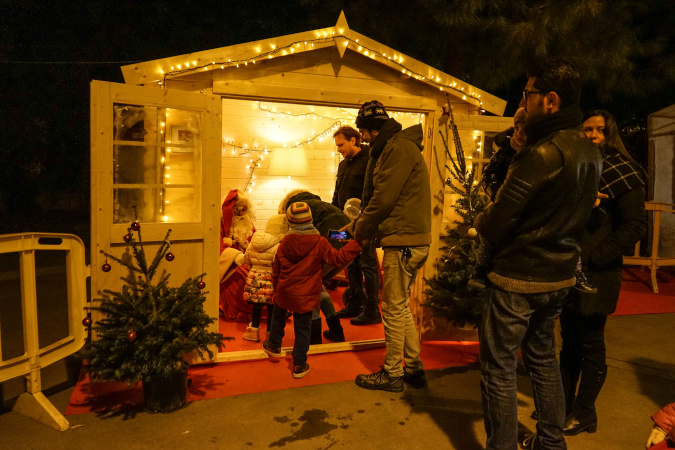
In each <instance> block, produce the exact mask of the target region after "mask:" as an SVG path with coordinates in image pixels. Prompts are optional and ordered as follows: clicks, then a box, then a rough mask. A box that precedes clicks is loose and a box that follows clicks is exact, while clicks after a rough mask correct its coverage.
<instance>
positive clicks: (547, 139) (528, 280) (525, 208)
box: [476, 107, 602, 293]
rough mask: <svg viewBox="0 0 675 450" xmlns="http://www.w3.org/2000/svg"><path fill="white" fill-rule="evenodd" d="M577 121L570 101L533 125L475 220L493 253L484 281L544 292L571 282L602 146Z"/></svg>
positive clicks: (577, 112) (592, 198)
mask: <svg viewBox="0 0 675 450" xmlns="http://www.w3.org/2000/svg"><path fill="white" fill-rule="evenodd" d="M580 123H581V111H580V110H579V109H578V107H574V109H573V110H572V108H566V109H563V110H561V111H558V112H556V113H555V114H552V115H549V116H545V117H542V118H541V119H540V120H538V121H537V122H536V123H535V124H532V125H536V128H534V129H529V130H526V134H527V137H528V141H527V144H528V145H527V146H526V147H525V148H523V149H522V150H520V151H519V152H518V153H517V154H516V156H515V157H514V158H513V161H512V162H511V166H510V168H509V172H508V175H507V176H506V181H505V182H504V185H503V186H502V188H501V189H500V190H499V192H498V193H497V197H496V198H495V201H494V202H493V203H490V204H489V205H488V206H487V207H486V209H485V211H484V212H483V213H482V214H481V215H479V216H478V217H477V218H476V228H477V230H478V232H479V233H480V234H481V235H483V236H484V237H485V238H486V239H487V240H488V241H489V242H490V243H491V244H493V246H494V249H495V251H496V256H495V258H494V260H493V266H492V273H491V274H490V280H491V281H492V282H494V283H495V284H496V285H497V286H499V287H501V288H502V289H504V290H507V291H511V292H521V293H526V292H549V291H552V290H556V289H561V288H563V287H569V286H572V285H573V284H574V270H575V267H576V264H577V260H578V257H579V251H580V245H579V241H580V239H581V235H582V233H583V231H584V229H585V227H586V224H587V223H588V218H589V216H590V213H591V209H592V207H593V203H594V202H595V198H596V193H597V191H598V182H599V180H600V173H601V169H602V157H601V154H600V151H599V150H598V149H597V147H596V146H595V145H593V143H592V142H591V141H590V140H589V139H588V138H586V136H585V135H584V134H583V132H582V131H581V128H580V127H578V125H579V124H580ZM575 126H576V127H577V128H573V127H575ZM528 128H529V125H528ZM556 284H557V286H553V285H556Z"/></svg>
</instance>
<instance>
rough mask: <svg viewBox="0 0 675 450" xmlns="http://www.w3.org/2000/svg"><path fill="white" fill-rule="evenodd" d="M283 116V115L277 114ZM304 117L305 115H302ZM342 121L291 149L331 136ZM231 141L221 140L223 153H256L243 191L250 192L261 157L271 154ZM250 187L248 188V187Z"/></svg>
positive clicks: (265, 150)
mask: <svg viewBox="0 0 675 450" xmlns="http://www.w3.org/2000/svg"><path fill="white" fill-rule="evenodd" d="M279 114H283V113H279ZM303 115H305V114H303ZM342 123H343V122H342V121H340V120H338V121H336V122H333V123H332V124H331V126H330V127H328V128H326V129H325V130H324V131H322V132H321V133H319V134H314V135H313V136H312V137H311V138H308V139H305V140H303V141H301V142H296V144H295V145H293V146H292V147H291V148H296V147H302V146H303V145H305V144H309V143H311V142H313V141H315V140H317V139H323V138H324V137H326V136H327V135H329V134H330V135H331V136H332V134H331V133H332V132H333V130H337V129H338V128H340V127H341V126H342ZM232 141H233V140H229V141H228V140H226V139H225V138H223V147H222V148H223V151H225V148H226V147H230V148H232V153H236V151H237V150H241V153H239V154H238V155H237V156H241V157H247V156H249V154H250V153H251V152H257V153H258V157H257V159H251V160H249V166H248V171H249V177H248V180H247V181H246V187H244V190H245V191H251V190H252V189H253V188H252V186H254V185H255V182H254V181H253V180H254V179H255V170H256V169H257V168H258V167H260V161H262V160H263V155H267V154H269V153H271V152H270V151H269V150H267V147H263V148H262V150H259V149H258V148H257V147H256V146H254V147H253V148H250V147H248V146H247V145H235V144H234V143H233V142H232ZM249 186H250V187H249Z"/></svg>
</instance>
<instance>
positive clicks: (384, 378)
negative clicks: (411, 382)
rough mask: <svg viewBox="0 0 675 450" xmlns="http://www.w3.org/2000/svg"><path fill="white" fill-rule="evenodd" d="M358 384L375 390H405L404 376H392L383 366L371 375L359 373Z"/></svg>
mask: <svg viewBox="0 0 675 450" xmlns="http://www.w3.org/2000/svg"><path fill="white" fill-rule="evenodd" d="M356 385H357V386H359V387H362V388H364V389H371V390H375V391H389V392H403V377H390V376H389V374H387V372H385V371H384V368H383V369H382V370H380V371H379V372H375V373H371V374H370V375H363V374H362V375H358V376H357V377H356Z"/></svg>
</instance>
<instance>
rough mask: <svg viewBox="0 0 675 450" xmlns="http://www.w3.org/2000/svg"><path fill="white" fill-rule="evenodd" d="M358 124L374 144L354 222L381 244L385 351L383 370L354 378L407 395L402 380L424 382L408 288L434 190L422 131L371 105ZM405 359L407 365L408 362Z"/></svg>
mask: <svg viewBox="0 0 675 450" xmlns="http://www.w3.org/2000/svg"><path fill="white" fill-rule="evenodd" d="M356 127H357V128H358V129H359V132H360V133H361V136H362V137H363V139H364V140H365V141H366V142H368V143H369V144H370V159H369V160H368V166H367V168H366V177H365V181H364V186H363V195H362V198H361V208H362V209H361V210H362V213H361V216H360V217H359V218H358V219H356V221H355V223H354V224H353V227H350V228H351V230H350V231H353V233H352V234H353V235H354V237H355V239H356V240H361V239H374V240H375V239H376V240H377V245H378V246H381V247H382V249H383V251H384V258H383V261H382V267H383V276H384V287H383V289H382V322H383V324H384V341H385V345H386V349H387V351H386V354H385V357H384V366H383V367H382V370H380V371H379V372H376V373H373V374H362V375H359V376H357V377H356V384H357V385H358V386H360V387H362V388H365V389H376V390H384V391H390V392H401V391H403V383H404V382H406V383H408V384H410V385H411V386H414V387H420V388H421V387H425V386H426V385H427V379H426V375H425V373H424V365H423V364H422V360H421V359H420V341H419V337H418V334H417V328H416V326H415V322H414V320H413V317H412V314H411V312H410V306H409V304H408V302H409V299H410V287H411V285H412V283H413V282H414V280H415V276H416V274H417V270H418V269H419V268H420V267H422V265H423V264H424V262H425V261H426V259H427V255H428V253H429V244H430V243H431V189H430V186H429V172H428V170H427V166H426V164H425V162H424V158H423V156H422V150H423V147H422V139H423V133H422V126H421V125H420V124H417V125H414V126H412V127H410V128H406V129H405V130H403V129H402V127H401V124H400V123H398V122H397V121H396V120H394V119H391V118H389V115H388V114H387V111H386V110H385V108H384V106H383V105H382V103H380V102H378V101H376V100H373V101H370V102H366V103H364V104H363V106H361V109H359V113H358V116H357V118H356ZM404 358H405V368H404V367H403V359H404Z"/></svg>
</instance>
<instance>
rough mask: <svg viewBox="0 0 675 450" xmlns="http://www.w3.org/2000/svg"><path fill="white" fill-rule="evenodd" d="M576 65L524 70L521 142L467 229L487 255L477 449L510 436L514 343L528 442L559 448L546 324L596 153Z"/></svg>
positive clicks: (578, 230)
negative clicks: (531, 425) (533, 422)
mask: <svg viewBox="0 0 675 450" xmlns="http://www.w3.org/2000/svg"><path fill="white" fill-rule="evenodd" d="M580 91H581V83H580V76H579V72H578V71H577V69H576V68H575V67H574V66H573V65H572V64H571V63H570V62H568V61H566V60H562V59H555V60H551V61H549V62H547V63H545V64H542V65H541V66H540V67H538V68H537V69H536V70H535V71H534V72H532V74H531V75H529V79H528V82H527V85H526V87H525V90H524V91H523V99H522V100H521V103H520V106H521V107H524V108H525V109H526V112H527V117H526V127H525V134H526V136H527V141H526V144H525V147H524V148H523V149H522V150H520V151H519V152H518V153H517V155H516V156H515V157H514V159H513V162H512V163H511V166H510V167H509V171H508V174H507V176H506V180H505V182H504V184H503V186H502V187H501V188H500V189H499V191H498V192H497V195H496V197H495V199H494V202H492V203H490V204H489V205H488V206H487V207H486V209H485V211H484V212H483V213H482V214H481V215H479V216H478V217H477V218H476V221H475V227H476V229H477V230H478V232H479V233H480V234H481V235H482V236H483V237H484V238H485V239H487V240H488V241H489V242H490V244H491V245H492V246H493V248H494V249H495V251H496V256H495V257H494V259H493V262H492V267H491V271H490V273H489V274H488V278H489V280H490V281H491V286H490V291H489V294H490V295H489V299H488V300H487V301H486V302H485V305H484V308H483V316H482V320H481V326H480V328H479V330H480V359H481V388H482V394H483V407H484V408H483V409H484V418H485V430H486V433H487V447H486V448H487V449H501V448H513V447H514V445H515V442H516V441H517V433H518V432H517V427H518V414H517V399H516V393H517V386H516V368H517V362H518V360H517V358H518V356H517V354H518V349H519V348H520V349H521V350H522V356H523V361H524V363H525V367H526V368H527V370H528V371H529V372H530V375H531V378H532V385H533V391H534V399H535V406H536V408H537V411H539V422H538V424H537V436H536V438H535V439H534V440H533V441H532V444H533V448H547V449H565V448H566V445H565V440H564V436H563V423H564V420H565V401H564V398H563V392H562V384H561V380H560V373H559V370H558V362H557V360H556V355H555V336H554V326H555V321H556V318H557V317H558V315H559V314H560V311H561V309H562V305H563V301H564V299H565V296H566V294H567V291H568V290H569V288H570V287H571V286H574V284H575V277H574V271H575V267H576V263H577V259H578V257H579V251H580V245H579V241H580V238H581V235H582V232H583V230H584V228H585V226H586V224H587V222H588V218H589V216H590V213H591V209H592V208H593V203H594V202H595V198H596V193H597V190H598V181H599V179H600V173H601V169H602V157H601V155H600V152H599V151H598V150H597V148H596V147H595V146H594V145H593V144H592V143H591V141H590V140H589V139H587V138H586V137H585V135H584V134H583V132H582V130H581V128H580V125H581V119H582V113H581V110H580V108H579V106H578V102H579V97H580Z"/></svg>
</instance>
